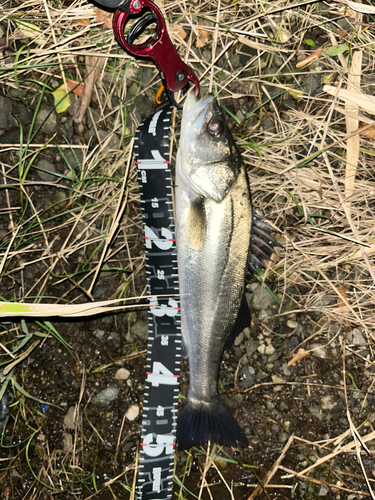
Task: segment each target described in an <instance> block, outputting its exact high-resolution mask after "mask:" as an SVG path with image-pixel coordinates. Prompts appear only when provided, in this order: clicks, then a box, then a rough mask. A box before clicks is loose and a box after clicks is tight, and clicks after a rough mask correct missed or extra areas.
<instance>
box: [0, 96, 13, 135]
mask: <svg viewBox="0 0 375 500" xmlns="http://www.w3.org/2000/svg"><path fill="white" fill-rule="evenodd" d="M11 112H12V101H11V99H9V97H4V96H0V128H7V127H8V125H9V123H8V121H9V118H10V114H11Z"/></svg>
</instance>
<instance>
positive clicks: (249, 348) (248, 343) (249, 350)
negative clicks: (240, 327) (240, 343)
mask: <svg viewBox="0 0 375 500" xmlns="http://www.w3.org/2000/svg"><path fill="white" fill-rule="evenodd" d="M244 345H245V349H246V354H248V355H249V356H251V355H252V354H254V352H255V351H256V350H257V349H258V347H259V342H257V341H256V340H245V342H244Z"/></svg>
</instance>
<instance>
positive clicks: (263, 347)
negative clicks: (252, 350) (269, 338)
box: [257, 344, 266, 354]
mask: <svg viewBox="0 0 375 500" xmlns="http://www.w3.org/2000/svg"><path fill="white" fill-rule="evenodd" d="M265 350H266V344H260V346H259V347H258V348H257V351H258V352H259V353H260V354H264V351H265Z"/></svg>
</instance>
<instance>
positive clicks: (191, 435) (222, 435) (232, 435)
mask: <svg viewBox="0 0 375 500" xmlns="http://www.w3.org/2000/svg"><path fill="white" fill-rule="evenodd" d="M207 441H211V442H212V443H216V444H221V445H223V446H243V447H247V446H248V442H247V439H246V437H245V436H244V434H242V431H241V429H240V427H239V425H238V423H237V422H236V420H235V419H234V418H233V416H232V415H231V414H230V413H229V411H228V410H227V409H226V408H225V406H224V403H223V401H222V399H221V398H220V396H218V397H217V399H216V401H215V402H214V403H212V404H210V405H207V404H205V403H201V404H198V405H195V404H194V405H193V404H192V403H191V402H190V400H189V398H188V399H187V400H186V402H185V404H184V406H183V407H182V410H181V411H180V414H179V416H178V422H177V443H178V449H179V450H188V449H189V448H191V447H192V446H197V445H200V444H203V443H205V442H207Z"/></svg>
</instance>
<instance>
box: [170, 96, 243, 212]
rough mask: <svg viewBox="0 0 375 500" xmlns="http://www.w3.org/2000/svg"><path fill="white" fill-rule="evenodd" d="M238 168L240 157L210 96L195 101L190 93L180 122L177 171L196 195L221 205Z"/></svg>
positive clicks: (216, 105)
mask: <svg viewBox="0 0 375 500" xmlns="http://www.w3.org/2000/svg"><path fill="white" fill-rule="evenodd" d="M240 168H241V156H240V153H239V151H238V149H237V146H236V144H235V142H234V139H233V137H232V134H231V133H230V130H229V128H228V125H227V123H226V120H225V116H224V112H223V111H222V109H221V108H220V107H219V105H218V104H217V101H216V99H215V97H214V96H213V95H208V96H207V97H205V98H203V99H201V100H197V99H196V97H195V95H194V94H193V93H192V92H191V93H190V94H189V95H188V96H187V98H186V101H185V104H184V108H183V115H182V123H181V136H180V149H179V152H178V159H177V169H178V172H179V175H180V177H181V179H182V180H183V181H184V182H185V184H187V186H188V187H189V188H190V189H191V190H192V191H193V192H194V193H196V194H197V195H199V196H202V197H204V198H208V199H211V200H214V201H216V202H221V201H222V200H223V199H224V198H225V197H226V195H227V194H228V192H229V190H230V188H231V186H232V184H233V182H234V181H235V180H236V178H237V175H238V172H239V169H240Z"/></svg>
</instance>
